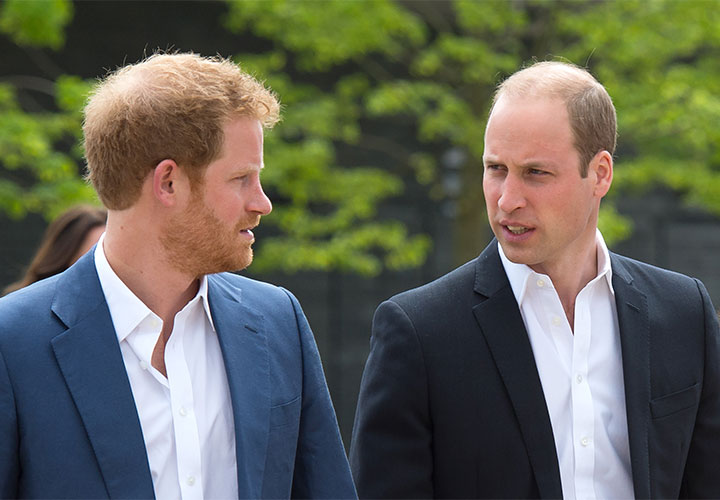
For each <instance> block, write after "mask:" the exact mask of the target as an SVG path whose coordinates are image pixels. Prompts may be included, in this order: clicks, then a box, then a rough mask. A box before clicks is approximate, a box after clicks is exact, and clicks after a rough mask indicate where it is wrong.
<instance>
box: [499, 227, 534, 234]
mask: <svg viewBox="0 0 720 500" xmlns="http://www.w3.org/2000/svg"><path fill="white" fill-rule="evenodd" d="M505 227H506V228H507V229H508V231H510V232H511V233H513V234H524V233H527V232H528V231H530V228H528V227H525V226H505Z"/></svg>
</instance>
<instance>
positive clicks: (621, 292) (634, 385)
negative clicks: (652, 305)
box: [610, 254, 650, 498]
mask: <svg viewBox="0 0 720 500" xmlns="http://www.w3.org/2000/svg"><path fill="white" fill-rule="evenodd" d="M610 255H611V261H612V269H613V278H612V283H613V289H614V290H615V303H616V306H617V316H618V325H619V330H620V345H621V348H622V364H623V377H624V379H625V406H626V409H627V423H628V439H629V443H630V461H631V467H632V477H633V485H634V489H635V497H636V498H650V457H649V454H648V446H649V436H648V432H649V425H650V332H649V330H648V328H649V321H648V305H647V297H646V296H645V295H644V294H643V293H642V292H640V291H639V290H638V289H637V288H636V287H635V285H634V284H633V279H632V276H630V274H629V273H628V272H627V270H626V268H625V266H623V264H622V261H621V260H620V259H619V258H618V257H617V256H616V255H614V254H610Z"/></svg>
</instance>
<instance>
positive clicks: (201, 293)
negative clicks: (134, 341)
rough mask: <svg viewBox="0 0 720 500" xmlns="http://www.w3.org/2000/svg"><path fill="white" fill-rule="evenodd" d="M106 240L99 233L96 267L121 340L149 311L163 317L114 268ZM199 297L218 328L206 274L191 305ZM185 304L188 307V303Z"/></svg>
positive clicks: (208, 315)
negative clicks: (126, 283)
mask: <svg viewBox="0 0 720 500" xmlns="http://www.w3.org/2000/svg"><path fill="white" fill-rule="evenodd" d="M104 241H105V233H103V234H102V236H100V239H99V240H98V243H97V246H96V247H95V255H94V257H95V268H96V269H97V273H98V278H99V279H100V286H101V287H102V290H103V293H104V294H105V301H106V302H107V305H108V309H109V310H110V317H111V318H112V322H113V326H114V327H115V332H116V334H117V337H118V342H122V341H123V340H125V338H127V336H128V335H129V334H130V333H131V332H132V331H133V330H134V329H135V328H136V327H137V326H138V325H139V324H140V323H141V322H142V321H143V320H144V319H145V318H147V317H148V315H151V316H154V317H155V318H157V319H158V320H160V318H159V317H157V315H156V314H155V313H154V312H152V311H151V310H150V308H149V307H148V306H146V305H145V303H144V302H143V301H142V300H140V299H139V298H138V297H137V296H136V295H135V294H134V293H133V292H132V291H131V290H130V289H129V288H128V287H127V285H125V283H123V281H122V280H121V279H120V278H119V277H118V275H117V274H115V271H114V270H113V268H112V267H111V266H110V263H109V262H108V260H107V257H106V256H105V250H104V248H103V242H104ZM198 301H199V302H201V303H202V306H203V310H204V311H205V315H206V316H207V318H208V321H209V322H210V325H211V326H212V328H213V330H215V324H214V323H213V319H212V315H211V314H210V307H209V303H208V284H207V276H203V277H202V278H201V279H200V286H199V289H198V292H197V294H196V295H195V297H193V299H192V300H190V302H188V305H192V304H194V303H196V302H198ZM185 307H187V305H186V306H185Z"/></svg>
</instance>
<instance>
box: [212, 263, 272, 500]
mask: <svg viewBox="0 0 720 500" xmlns="http://www.w3.org/2000/svg"><path fill="white" fill-rule="evenodd" d="M208 287H209V288H208V301H209V303H210V310H211V313H212V317H213V322H214V323H215V327H216V329H217V334H218V338H219V340H220V348H221V349H222V352H223V360H224V362H225V370H226V372H227V377H228V385H229V387H230V397H231V399H232V407H233V415H234V421H235V449H236V455H237V469H238V492H239V495H240V498H259V497H260V496H261V494H262V482H263V474H264V471H265V456H266V452H267V444H268V438H269V432H270V361H269V355H268V346H267V333H266V331H265V326H264V321H263V317H262V315H261V314H259V313H258V312H257V311H255V310H253V309H250V308H248V307H246V306H245V305H243V304H242V303H240V301H239V297H237V298H236V296H237V290H235V291H234V292H233V293H230V292H228V291H226V290H225V287H224V286H223V284H222V282H221V279H220V278H218V277H217V276H208Z"/></svg>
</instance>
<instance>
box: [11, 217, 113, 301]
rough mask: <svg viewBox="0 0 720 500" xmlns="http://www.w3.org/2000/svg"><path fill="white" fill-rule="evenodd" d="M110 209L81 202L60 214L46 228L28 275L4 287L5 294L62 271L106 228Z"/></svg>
mask: <svg viewBox="0 0 720 500" xmlns="http://www.w3.org/2000/svg"><path fill="white" fill-rule="evenodd" d="M106 220H107V212H106V211H105V209H103V208H98V207H93V206H90V205H80V206H76V207H73V208H70V209H69V210H67V211H65V212H63V213H62V214H60V215H59V216H58V217H57V218H56V219H55V220H53V221H52V222H51V223H50V225H49V226H48V227H47V229H46V230H45V234H44V235H43V239H42V241H41V242H40V247H39V248H38V250H37V252H36V253H35V257H33V259H32V261H31V262H30V266H29V267H28V269H27V272H26V273H25V275H24V276H23V277H22V278H21V279H20V280H18V281H16V282H15V283H12V284H11V285H8V286H7V288H5V290H3V295H6V294H8V293H10V292H14V291H15V290H18V289H20V288H23V287H25V286H28V285H30V284H31V283H35V282H36V281H40V280H41V279H45V278H47V277H50V276H52V275H54V274H57V273H60V272H62V271H64V270H65V269H67V268H68V267H70V266H71V265H73V264H74V263H75V261H76V260H78V259H79V258H80V257H82V256H83V255H84V254H85V253H86V252H87V251H88V250H90V249H91V248H92V246H93V245H94V244H95V243H97V241H98V239H99V238H100V235H101V234H102V233H103V231H105V222H106Z"/></svg>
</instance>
